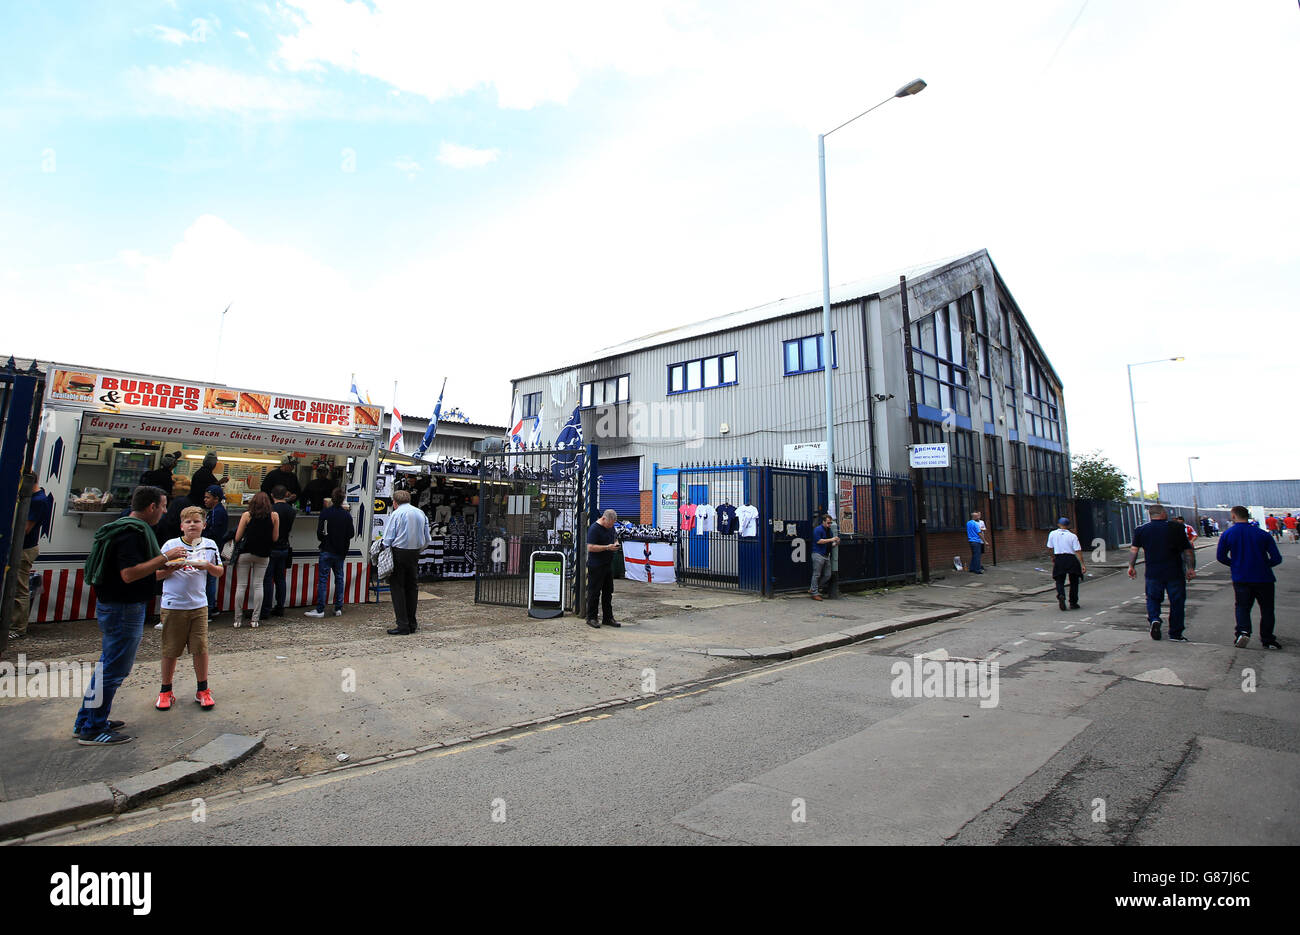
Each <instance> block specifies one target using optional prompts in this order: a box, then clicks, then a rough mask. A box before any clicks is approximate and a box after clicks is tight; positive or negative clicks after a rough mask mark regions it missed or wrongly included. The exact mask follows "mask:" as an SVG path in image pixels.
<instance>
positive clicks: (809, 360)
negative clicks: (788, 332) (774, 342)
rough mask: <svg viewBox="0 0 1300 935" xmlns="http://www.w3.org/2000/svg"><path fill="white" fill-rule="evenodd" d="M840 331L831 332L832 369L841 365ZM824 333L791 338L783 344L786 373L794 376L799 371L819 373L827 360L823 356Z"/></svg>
mask: <svg viewBox="0 0 1300 935" xmlns="http://www.w3.org/2000/svg"><path fill="white" fill-rule="evenodd" d="M838 335H839V332H837V331H832V332H831V369H832V370H834V369H836V368H837V367H839V365H840V354H839V337H838ZM822 337H823V336H822V335H820V334H810V335H808V336H807V337H803V338H791V339H790V340H788V341H786V342H784V344H783V345H782V351H781V353H782V361H783V363H784V365H785V375H786V376H787V377H792V376H794V375H795V374H799V373H817V372H819V371H820V370H821V369H822V366H823V365H824V363H825V361H824V359H823V356H822Z"/></svg>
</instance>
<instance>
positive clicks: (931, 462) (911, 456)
mask: <svg viewBox="0 0 1300 935" xmlns="http://www.w3.org/2000/svg"><path fill="white" fill-rule="evenodd" d="M907 460H908V463H909V464H910V465H911V466H912V467H914V468H946V467H947V466H948V443H947V442H939V443H937V444H933V445H909V446H908V449H907Z"/></svg>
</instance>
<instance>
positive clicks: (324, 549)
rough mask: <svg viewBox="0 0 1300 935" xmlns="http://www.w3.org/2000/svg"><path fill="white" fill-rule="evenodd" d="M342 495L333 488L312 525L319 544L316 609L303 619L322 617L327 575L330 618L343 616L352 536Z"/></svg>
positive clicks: (338, 490) (350, 515)
mask: <svg viewBox="0 0 1300 935" xmlns="http://www.w3.org/2000/svg"><path fill="white" fill-rule="evenodd" d="M343 504H344V500H343V491H342V490H340V489H339V488H335V489H334V491H333V497H332V502H331V504H330V505H329V506H328V507H326V508H325V510H324V511H323V512H322V513H321V515H320V519H319V520H317V521H316V538H317V539H318V540H320V565H319V568H320V571H319V574H318V576H317V580H316V607H315V609H314V610H309V611H307V613H306V614H305V615H304V616H307V617H324V616H325V598H327V597H328V596H329V588H330V575H331V574H332V575H334V616H336V617H338V616H340V615H341V614H342V613H343V592H344V589H345V582H346V580H347V579H346V577H345V576H344V571H345V569H346V567H347V560H348V548H349V546H350V545H351V544H352V539H353V537H354V536H355V535H356V527H355V526H354V525H353V523H352V513H351V512H349V511H348V510H347V509H346V508H345V507H344V505H343Z"/></svg>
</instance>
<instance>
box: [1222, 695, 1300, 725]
mask: <svg viewBox="0 0 1300 935" xmlns="http://www.w3.org/2000/svg"><path fill="white" fill-rule="evenodd" d="M1205 706H1206V707H1207V708H1212V709H1213V710H1215V711H1224V712H1227V713H1228V714H1249V715H1250V716H1251V717H1266V718H1269V719H1271V720H1274V721H1283V722H1285V723H1287V724H1295V725H1297V726H1300V693H1297V692H1288V691H1276V690H1273V689H1267V688H1266V689H1260V688H1259V687H1258V686H1256V689H1255V691H1253V692H1247V691H1242V690H1241V689H1240V688H1236V689H1232V688H1212V689H1210V690H1209V691H1208V692H1206V695H1205Z"/></svg>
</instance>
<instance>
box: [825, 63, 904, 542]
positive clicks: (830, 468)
mask: <svg viewBox="0 0 1300 935" xmlns="http://www.w3.org/2000/svg"><path fill="white" fill-rule="evenodd" d="M924 89H925V82H924V81H922V80H921V79H920V78H917V79H916V80H915V81H913V82H911V83H910V84H905V85H903V87H901V88H899V89H898V90H897V91H895V92H894V93H893V94H892V95H891V96H890V97H887V98H885V99H884V100H883V101H881V102H880V103H879V104H876V105H875V106H874V107H868V108H867V109H866V110H864V111H863V112H862V113H860V114H858V116H857V117H852V118H850V119H848V120H846V121H844V122H843V123H841V124H840V125H839V126H838V127H834V128H833V129H830V130H827V131H826V132H825V133H820V134H818V136H817V168H818V172H819V175H820V179H821V206H822V348H821V358H822V370H823V371H825V377H826V511H827V512H828V513H830V514H831V516H832V517H833V518H834V519H836V520H838V519H839V515H838V514H837V513H836V511H835V393H834V390H833V389H832V388H831V365H832V364H833V363H834V361H835V345H834V344H832V343H831V263H830V252H829V248H828V246H827V237H826V137H828V136H830V135H831V134H832V133H834V132H835V131H836V130H842V129H843V128H844V127H847V126H848V125H849V124H851V123H852V122H853V121H854V120H857V119H858V117H865V116H866V115H867V114H869V113H871V112H872V111H873V110H875V109H876V108H877V107H883V106H884V105H886V104H888V103H889V102H890V101H892V100H893V99H894V98H896V97H911V96H912V95H913V94H919V93H921V91H923V90H924ZM872 467H873V468H874V467H875V466H874V465H872Z"/></svg>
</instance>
